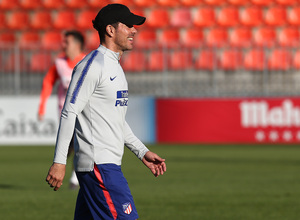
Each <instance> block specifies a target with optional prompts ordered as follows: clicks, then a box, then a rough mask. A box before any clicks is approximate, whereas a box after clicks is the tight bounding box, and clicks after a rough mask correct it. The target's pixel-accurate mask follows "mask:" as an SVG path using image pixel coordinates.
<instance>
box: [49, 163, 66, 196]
mask: <svg viewBox="0 0 300 220" xmlns="http://www.w3.org/2000/svg"><path fill="white" fill-rule="evenodd" d="M65 173H66V165H65V164H59V163H53V164H52V166H51V167H50V169H49V172H48V175H47V177H46V181H47V182H48V184H49V185H50V187H54V191H57V190H58V189H59V187H61V185H62V182H63V179H64V177H65Z"/></svg>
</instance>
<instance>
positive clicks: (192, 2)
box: [180, 0, 203, 7]
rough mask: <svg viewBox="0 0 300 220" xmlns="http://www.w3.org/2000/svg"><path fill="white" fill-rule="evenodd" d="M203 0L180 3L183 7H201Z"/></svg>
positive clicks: (183, 0)
mask: <svg viewBox="0 0 300 220" xmlns="http://www.w3.org/2000/svg"><path fill="white" fill-rule="evenodd" d="M202 1H203V0H181V1H180V3H181V5H183V6H187V7H193V6H200V5H201V3H202Z"/></svg>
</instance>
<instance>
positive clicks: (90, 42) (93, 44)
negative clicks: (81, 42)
mask: <svg viewBox="0 0 300 220" xmlns="http://www.w3.org/2000/svg"><path fill="white" fill-rule="evenodd" d="M85 42H86V47H87V49H88V50H94V49H97V48H98V47H99V44H100V40H99V35H98V32H97V31H92V32H90V33H88V34H87V35H86V41H85Z"/></svg>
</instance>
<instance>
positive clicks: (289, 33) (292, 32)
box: [278, 27, 300, 48]
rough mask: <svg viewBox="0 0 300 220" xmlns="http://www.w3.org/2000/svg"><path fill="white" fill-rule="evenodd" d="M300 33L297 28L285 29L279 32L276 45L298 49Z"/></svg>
mask: <svg viewBox="0 0 300 220" xmlns="http://www.w3.org/2000/svg"><path fill="white" fill-rule="evenodd" d="M299 39H300V32H299V29H298V28H293V27H287V28H284V29H282V30H280V32H279V34H278V43H279V45H280V46H282V47H292V48H293V47H299V46H300V44H299Z"/></svg>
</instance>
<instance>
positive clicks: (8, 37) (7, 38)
mask: <svg viewBox="0 0 300 220" xmlns="http://www.w3.org/2000/svg"><path fill="white" fill-rule="evenodd" d="M15 42H16V37H15V34H14V33H12V32H3V33H0V45H1V46H3V45H8V44H9V45H10V44H11V45H13V44H14V43H15Z"/></svg>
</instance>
